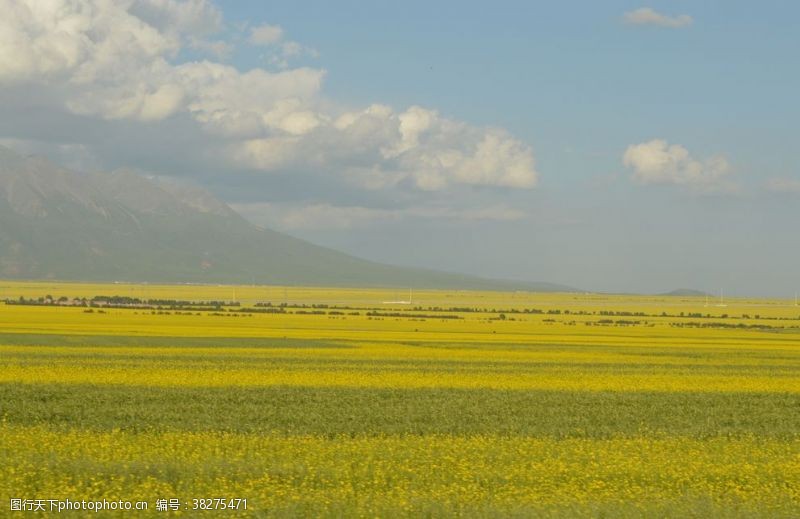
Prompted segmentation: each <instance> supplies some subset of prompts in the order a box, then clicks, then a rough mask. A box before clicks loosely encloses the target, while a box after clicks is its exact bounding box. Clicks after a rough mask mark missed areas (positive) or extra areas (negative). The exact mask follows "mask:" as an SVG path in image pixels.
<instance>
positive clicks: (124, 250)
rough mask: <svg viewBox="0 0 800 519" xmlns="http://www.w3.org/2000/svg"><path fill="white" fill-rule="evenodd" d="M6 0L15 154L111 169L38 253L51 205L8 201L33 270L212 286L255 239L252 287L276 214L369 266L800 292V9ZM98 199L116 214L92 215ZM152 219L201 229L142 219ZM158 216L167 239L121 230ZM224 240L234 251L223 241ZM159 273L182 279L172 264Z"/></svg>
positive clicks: (280, 239)
mask: <svg viewBox="0 0 800 519" xmlns="http://www.w3.org/2000/svg"><path fill="white" fill-rule="evenodd" d="M723 7H724V8H723ZM0 9H1V10H2V12H3V16H2V18H1V19H0V143H2V144H3V145H5V146H7V147H8V148H9V149H11V150H14V152H15V153H18V154H21V155H29V154H38V155H41V156H44V157H47V158H48V159H50V160H51V161H52V162H54V163H55V164H58V165H59V166H65V167H68V168H71V169H73V170H76V171H83V172H93V173H91V174H90V175H88V176H86V177H85V182H86V185H85V186H84V185H81V186H79V187H78V188H76V189H77V191H69V189H70V187H69V186H63V185H60V184H58V183H55V184H51V183H50V182H45V183H44V184H42V186H41V188H42V189H43V190H44V191H43V192H46V193H50V192H51V191H59V190H61V189H62V188H64V189H67V191H69V192H70V193H71V194H72V195H74V197H73V200H77V201H78V202H79V203H78V205H76V206H74V207H73V206H70V207H72V208H73V209H76V208H78V207H83V208H84V209H85V208H86V207H88V206H87V205H86V204H88V205H92V204H95V206H94V207H93V208H92V209H91V210H90V211H88V212H86V213H81V215H80V217H78V216H76V215H75V214H72V215H71V216H70V218H64V219H63V220H62V221H61V222H60V225H61V227H60V228H58V229H57V230H53V229H49V230H47V231H41V232H45V233H50V234H47V236H48V239H47V240H39V241H36V240H35V239H33V238H29V239H28V242H27V243H23V242H24V241H25V240H22V239H20V238H19V236H20V233H22V234H25V233H28V234H30V231H29V227H30V226H31V225H33V224H34V222H36V221H38V220H36V218H39V217H40V216H41V212H42V211H44V210H46V209H44V208H43V206H40V205H37V204H39V203H40V202H41V200H46V199H47V198H48V197H47V196H44V198H41V197H39V195H40V194H41V193H39V195H36V196H33V198H31V197H30V196H28V195H23V194H20V193H16V194H14V195H13V196H12V195H9V194H8V193H7V192H6V193H5V194H6V196H5V197H4V198H5V200H7V201H8V204H10V207H11V209H9V208H8V207H5V206H3V209H2V210H3V211H5V212H3V213H2V220H0V247H3V249H2V250H0V262H1V263H0V265H2V269H0V275H5V276H9V275H23V274H22V273H21V269H22V265H26V266H27V267H26V268H29V269H30V271H29V272H30V275H31V276H48V275H50V274H52V275H55V276H57V277H58V276H66V277H70V278H75V277H78V278H82V279H86V277H85V276H81V275H78V274H80V272H76V271H74V270H72V271H71V270H70V269H71V268H72V267H70V264H71V263H72V264H77V263H79V262H83V263H84V264H87V262H88V264H89V265H91V270H92V272H94V273H95V274H97V275H100V274H102V275H104V276H106V275H108V276H110V275H113V272H111V271H108V270H106V271H103V269H104V268H107V267H108V265H110V264H111V263H113V262H112V261H110V258H115V259H114V262H116V265H117V268H118V269H120V270H123V271H127V272H132V273H134V274H135V276H133V277H130V276H127V277H126V278H127V279H133V278H136V277H147V276H151V275H152V276H153V277H154V279H155V278H157V279H171V280H176V281H180V280H189V279H191V280H195V279H198V276H199V277H200V279H202V276H201V275H199V274H198V272H189V270H191V269H189V270H187V269H186V268H185V267H186V266H187V265H190V264H191V265H194V266H193V267H192V268H195V269H197V268H201V269H203V270H202V272H208V271H209V270H213V269H212V268H211V267H208V266H207V263H208V264H211V265H214V264H216V263H215V261H208V262H207V263H204V262H203V261H202V260H201V261H198V260H197V255H198V254H200V255H202V254H206V253H208V254H211V255H216V256H215V258H216V259H218V258H219V256H220V255H224V254H227V252H223V250H224V251H230V250H231V249H232V248H235V247H233V245H232V241H233V240H235V239H236V238H237V237H238V238H239V239H238V241H237V243H247V244H249V245H248V246H250V245H252V247H253V249H252V250H250V251H249V252H248V251H236V252H235V253H233V254H235V255H237V258H236V260H235V261H234V262H233V263H236V264H237V265H238V266H237V267H236V269H235V270H236V272H237V273H236V276H238V277H236V279H239V280H241V281H245V282H246V281H247V280H248V279H253V277H257V273H253V270H254V269H257V267H256V266H255V265H254V262H255V261H256V260H255V259H254V258H255V256H256V255H260V257H261V258H262V259H263V258H264V257H265V252H264V250H263V249H259V248H258V247H256V245H255V244H256V243H261V242H260V241H259V240H260V238H259V239H251V238H252V236H253V234H252V233H254V232H256V231H255V230H254V229H255V227H254V226H253V225H252V224H256V225H258V226H261V227H265V228H268V229H275V230H276V231H280V233H287V234H289V235H291V236H295V237H298V238H302V239H304V240H309V241H311V242H313V243H316V244H319V245H322V246H325V247H331V248H333V249H337V250H341V251H345V252H347V253H348V254H352V255H354V256H358V257H363V258H366V259H367V260H373V261H377V262H381V263H388V264H397V265H406V266H410V267H422V268H429V269H437V270H442V271H450V272H458V273H465V274H470V275H474V276H481V277H484V278H501V279H516V280H527V281H529V282H534V281H547V282H551V283H561V284H566V285H570V286H575V287H580V288H581V289H586V290H592V291H613V292H647V293H665V292H668V291H671V290H674V289H676V288H678V287H687V288H688V289H695V290H700V291H705V292H709V293H714V294H717V293H719V291H720V289H724V291H725V293H726V294H730V295H737V294H738V295H745V294H747V295H769V296H780V297H792V296H793V295H794V292H795V291H797V290H800V276H798V274H797V268H796V263H797V261H796V260H797V257H798V254H800V243H798V241H797V240H796V239H795V238H794V236H795V235H796V229H795V228H796V225H797V221H798V209H797V208H798V201H800V198H799V197H800V171H798V164H797V159H796V153H795V152H794V148H795V147H796V146H795V144H796V143H795V141H796V138H797V131H796V122H797V120H798V116H800V104H798V103H797V102H795V97H796V92H797V91H798V90H800V72H798V69H797V67H793V66H790V65H789V64H791V63H793V62H794V61H795V59H796V53H797V49H798V48H800V45H798V43H799V42H798V36H797V34H796V28H795V22H794V20H796V18H797V16H798V15H800V7H798V6H796V5H794V4H787V3H780V2H766V3H764V2H761V3H757V4H755V3H752V2H745V1H743V0H737V1H731V2H725V3H724V6H723V4H719V5H717V6H716V7H715V4H714V3H711V4H708V3H707V4H703V5H699V4H697V3H693V2H655V3H651V4H649V5H648V6H642V5H637V4H632V3H630V2H627V1H624V2H623V1H610V2H602V3H589V2H566V3H564V2H561V3H555V4H554V3H544V2H537V3H531V2H500V3H497V2H495V3H491V4H489V3H473V2H467V3H464V2H457V3H456V2H439V3H437V4H436V5H433V6H431V5H428V3H423V2H412V3H410V4H409V3H404V4H402V5H400V4H398V5H397V6H387V5H383V4H374V5H371V4H364V3H357V4H356V3H349V2H346V3H344V4H343V3H341V2H338V3H335V4H332V3H326V2H285V3H281V4H280V5H270V6H269V7H268V8H266V7H264V6H262V5H260V4H258V3H243V2H228V1H224V2H223V1H220V2H212V1H210V0H190V1H185V2H180V1H177V0H130V1H124V2H101V1H97V0H79V1H75V2H67V1H59V0H54V1H50V2H34V1H32V0H30V1H20V0H0ZM3 154H4V157H6V158H7V163H10V162H13V160H17V159H12V158H10V157H12V153H11V152H8V151H3ZM48 167H49V166H48ZM120 170H124V171H128V172H137V173H139V174H140V175H144V176H146V177H151V176H156V177H158V178H159V179H164V178H178V179H180V180H181V182H180V183H179V184H180V185H185V184H187V181H188V184H189V185H193V186H197V187H198V188H202V189H201V190H195V191H193V192H192V194H191V195H188V199H187V198H186V196H187V191H185V190H186V189H187V188H185V187H183V188H181V189H180V190H179V191H180V192H179V193H176V192H175V190H174V189H173V190H170V189H169V188H167V187H164V186H174V185H175V183H174V182H166V183H165V182H164V181H163V180H159V181H158V185H159V186H161V187H159V188H154V187H153V186H152V185H149V184H146V183H145V184H143V183H141V182H140V180H134V179H140V178H141V177H134V176H131V174H130V173H126V174H119V173H97V172H118V171H120ZM6 171H7V173H8V174H9V175H10V174H12V173H13V171H12V170H10V169H8V168H6ZM33 182H34V183H35V179H34V181H33ZM26 185H27V184H26ZM73 187H74V186H73ZM140 189H141V190H142V191H141V192H140V191H139V190H140ZM153 189H155V191H152V190H153ZM92 193H94V194H92ZM97 193H100V194H97ZM151 194H152V195H153V196H152V197H151ZM95 195H96V196H100V199H101V200H102V201H101V202H97V200H96V199H95V198H92V197H94V196H95ZM101 195H102V196H101ZM15 197H16V198H15ZM87 197H88V198H87ZM12 198H13V199H14V200H16V202H14V201H12ZM19 200H23V201H22V202H20V201H19ZM145 202H146V205H147V204H151V203H152V205H147V206H146V207H142V204H143V203H145ZM15 204H16V205H15ZM109 204H111V205H109ZM206 204H209V205H206ZM112 205H113V207H111V206H112ZM98 210H99V211H100V212H103V211H106V216H108V217H109V218H110V219H113V220H114V224H113V225H112V226H111V227H107V226H105V225H106V223H108V222H109V221H110V220H105V222H106V223H103V222H101V220H100V219H97V218H93V217H92V215H94V214H98V213H96V211H98ZM9 211H10V212H9ZM92 211H95V212H92ZM153 211H161V213H160V214H161V215H162V216H165V215H167V214H169V215H170V217H171V218H173V221H174V225H175V227H174V228H169V225H165V224H163V223H162V222H161V221H160V220H159V221H153V220H148V219H147V218H143V217H142V214H145V213H148V212H150V213H152V212H153ZM173 211H174V212H176V214H172V212H173ZM199 214H202V215H203V216H202V218H201V217H200V216H198V215H199ZM238 214H241V215H243V216H244V217H245V218H246V219H247V220H249V222H250V223H247V222H245V221H244V220H242V219H241V218H240V217H239V216H238ZM84 218H85V219H86V220H84ZM198 218H199V219H200V220H202V221H203V222H205V221H206V220H203V218H205V219H208V218H211V219H213V220H214V221H215V222H217V223H219V222H223V221H225V222H226V223H224V224H220V225H221V227H215V225H216V224H214V225H210V226H208V225H207V224H206V223H198V222H199V221H200V220H197V219H198ZM167 219H168V218H167ZM189 220H192V221H193V222H194V223H193V224H192V225H194V226H195V227H191V226H189V227H186V226H185V225H187V222H188V221H189ZM134 221H136V222H139V223H138V224H134V223H133V222H134ZM78 222H80V224H79V223H78ZM143 222H144V223H143ZM233 222H236V223H233ZM71 224H72V226H70V225H71ZM139 224H141V225H142V226H144V227H142V228H140V227H136V225H139ZM226 225H230V226H234V227H235V228H236V229H237V233H239V232H240V233H241V234H237V233H232V234H228V233H226V231H225V229H229V227H226ZM26 226H27V227H26ZM110 228H114V229H116V230H117V231H119V232H116V231H115V232H116V234H115V232H109V229H110ZM144 228H146V229H144ZM15 229H16V230H15ZM134 229H138V230H136V231H135V232H134ZM143 229H144V230H146V231H147V232H146V234H147V236H148V238H147V240H146V243H145V242H142V241H136V240H134V241H130V240H129V239H128V238H121V237H124V236H131V235H137V234H136V233H140V234H139V235H137V236H140V238H141V236H143V235H142V234H141V233H142V232H144V230H143ZM191 229H194V230H191ZM245 229H247V230H245ZM201 231H202V232H201ZM37 232H38V231H37ZM13 233H17V234H16V235H15V236H17V237H14V236H11V235H12V234H13ZM131 233H133V234H131ZM181 233H183V234H184V236H185V237H186V241H180V240H178V241H175V240H174V236H177V235H181ZM192 233H195V234H194V238H191V239H190V237H191V236H192ZM203 233H205V235H208V236H210V235H213V237H214V239H213V240H210V242H211V243H212V244H214V246H213V247H210V248H211V249H213V250H211V251H207V250H202V249H201V248H198V246H197V241H196V238H199V237H200V236H201V235H203ZM258 233H261V234H259V236H261V237H263V236H265V235H269V236H270V240H275V241H274V242H273V244H272V245H271V246H270V247H269V249H270V251H272V252H271V253H270V254H273V253H275V252H276V251H278V250H284V253H285V250H287V249H292V247H299V248H300V249H302V250H304V251H307V252H303V253H301V254H300V256H301V257H311V256H314V254H311V252H310V251H312V250H313V251H314V252H315V254H321V255H323V256H324V255H325V254H329V255H331V256H330V258H331V259H330V260H329V261H328V263H331V262H333V263H336V264H337V265H339V263H337V262H342V264H341V265H339V266H340V267H342V268H343V269H344V270H336V268H339V267H336V268H333V269H332V270H330V271H329V272H327V273H325V274H324V275H322V274H320V275H319V276H317V277H316V278H314V276H312V278H313V279H302V280H300V282H305V283H314V282H315V280H317V281H319V280H320V279H330V278H331V277H337V276H338V277H343V279H347V280H350V281H349V282H350V284H353V283H355V284H360V283H359V282H358V281H359V280H358V279H356V278H355V277H352V276H350V275H344V276H342V275H341V273H342V272H346V271H348V270H347V268H350V270H349V272H351V273H352V272H353V268H354V265H359V266H358V268H357V269H356V270H359V271H360V272H365V271H370V272H373V274H369V275H367V277H368V278H369V279H370V280H371V281H369V282H370V283H371V282H372V280H374V278H375V277H376V276H377V277H380V275H379V274H378V273H379V272H384V271H381V269H382V268H385V267H382V266H379V265H374V264H372V263H369V264H368V263H365V262H361V260H355V259H353V258H352V257H349V256H345V255H340V254H338V253H333V252H331V251H329V250H326V249H321V248H311V249H305V248H304V247H311V246H310V245H307V244H305V243H302V242H299V241H296V240H293V239H291V238H288V237H287V236H285V235H283V234H280V233H272V232H271V231H263V230H262V231H258ZM90 235H92V236H95V237H96V236H99V235H102V236H103V237H104V238H103V240H105V241H104V243H102V244H96V243H95V244H91V243H90V242H91V239H89V236H90ZM55 236H58V238H59V239H60V240H61V241H58V240H55V241H52V240H51V238H53V237H55ZM115 236H116V238H115ZM166 236H169V238H165V237H166ZM203 237H205V236H203ZM93 239H97V238H93ZM31 240H32V241H31ZM115 240H116V241H115ZM156 242H158V243H160V244H161V246H160V248H159V246H155V245H154V244H155V243H156ZM190 243H191V244H190ZM275 243H280V246H276V245H275ZM223 244H224V245H223ZM93 248H94V249H95V250H94V251H93V250H92V249H93ZM170 248H171V249H172V250H171V251H170V252H167V249H170ZM244 248H247V247H244ZM56 249H57V252H56ZM70 251H72V252H70ZM87 251H88V252H87ZM98 251H99V252H98ZM323 251H325V252H323ZM103 254H106V256H104V255H103ZM162 254H163V255H162ZM282 254H283V253H282ZM182 255H183V259H181V256H182ZM290 256H291V255H290ZM67 257H69V258H71V259H70V260H69V261H64V258H67ZM9 258H10V259H9ZM15 258H16V259H15ZM102 258H106V261H105V262H104V261H102ZM284 259H285V258H284ZM315 261H316V260H315ZM217 263H218V262H217ZM284 263H285V262H284ZM289 263H291V261H289ZM312 263H313V262H312ZM158 265H160V266H161V267H163V268H164V269H166V270H162V271H161V274H163V276H159V275H155V274H152V273H156V274H158V272H157V269H156V270H154V269H155V268H156V266H158ZM198 265H200V267H198ZM314 265H317V263H314ZM314 265H311V264H307V265H304V266H303V268H301V263H297V262H294V265H293V269H295V270H298V271H299V270H304V271H305V272H314V271H316V270H318V267H317V266H314ZM345 265H349V267H347V268H345ZM367 265H372V266H370V267H367ZM137 269H138V270H137ZM170 269H171V270H170ZM371 269H377V270H371ZM275 270H276V269H275V268H273V271H275ZM290 270H291V269H289V270H286V271H285V273H286V275H287V276H288V278H290V277H291V276H290V275H289V274H288V273H289V271H290ZM202 272H201V274H202ZM393 272H394V273H395V274H396V273H397V272H398V271H397V270H395V271H393ZM381 275H384V274H381ZM403 275H405V276H408V275H411V276H412V277H413V276H414V275H419V273H417V274H412V273H411V271H406V273H405V274H403ZM325 276H327V277H325ZM370 276H372V277H370ZM121 277H123V276H121ZM423 277H424V276H423ZM288 278H287V277H283V278H282V277H277V278H276V277H271V278H270V277H267V278H264V279H265V280H266V281H270V280H271V281H280V280H281V279H288ZM226 279H228V278H226ZM257 279H261V278H257ZM393 279H394V278H393ZM403 279H406V278H403V277H402V276H400V277H399V278H397V279H395V281H397V282H398V283H399V284H402V283H403V282H404V281H402V280H403ZM417 279H422V278H419V277H418V278H417ZM425 279H428V278H425ZM439 279H440V281H441V278H439ZM449 279H450V280H451V281H452V280H454V279H457V278H453V277H451V278H449ZM463 279H466V278H463ZM473 281H475V280H473ZM344 282H345V283H347V282H348V281H344ZM434 284H435V285H436V284H437V283H434ZM447 284H448V283H443V284H442V283H439V284H438V285H441V286H444V285H447ZM527 286H533V285H527ZM536 286H539V285H536Z"/></svg>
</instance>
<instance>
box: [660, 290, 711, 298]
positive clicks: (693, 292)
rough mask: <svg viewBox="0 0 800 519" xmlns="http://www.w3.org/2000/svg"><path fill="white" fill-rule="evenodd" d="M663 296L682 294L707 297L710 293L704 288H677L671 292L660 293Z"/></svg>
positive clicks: (682, 295)
mask: <svg viewBox="0 0 800 519" xmlns="http://www.w3.org/2000/svg"><path fill="white" fill-rule="evenodd" d="M659 295H662V296H681V297H706V296H707V295H708V294H707V293H706V292H703V291H702V290H694V289H692V288H677V289H675V290H673V291H671V292H666V293H663V294H659Z"/></svg>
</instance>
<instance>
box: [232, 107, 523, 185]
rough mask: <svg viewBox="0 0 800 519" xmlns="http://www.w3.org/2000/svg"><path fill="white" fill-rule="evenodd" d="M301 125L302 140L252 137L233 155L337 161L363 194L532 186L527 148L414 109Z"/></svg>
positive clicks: (267, 162)
mask: <svg viewBox="0 0 800 519" xmlns="http://www.w3.org/2000/svg"><path fill="white" fill-rule="evenodd" d="M296 114H297V112H295V113H294V115H296ZM285 123H286V121H285V119H284V124H285ZM309 123H313V125H312V124H309V125H308V126H302V128H303V129H307V130H309V132H310V133H309V134H308V135H307V136H306V137H305V138H303V139H286V138H275V137H267V138H263V139H252V140H249V141H247V142H245V143H243V144H241V145H237V146H235V148H234V150H233V155H234V156H235V157H236V158H237V159H238V160H240V161H242V162H243V163H244V164H246V165H249V166H250V167H254V168H260V169H265V170H270V169H280V168H282V167H290V166H292V165H294V164H296V163H297V162H298V161H302V162H305V163H307V164H309V165H313V166H317V167H322V166H324V165H325V164H331V163H335V164H340V165H341V167H342V169H343V171H345V173H346V174H347V176H348V178H349V179H350V181H351V182H353V183H354V184H357V185H360V186H362V187H364V188H367V189H383V188H388V187H392V186H398V185H409V186H411V187H414V188H416V189H420V190H423V191H439V190H442V189H445V188H447V187H449V186H452V185H456V184H465V185H475V186H479V185H485V186H505V187H509V188H532V187H534V186H535V185H536V183H537V181H538V173H537V171H536V169H535V161H534V157H533V152H532V150H531V149H530V147H529V146H526V145H525V144H523V143H521V142H520V141H518V140H516V139H514V138H513V137H512V136H510V135H509V134H508V133H507V132H505V131H504V130H499V129H479V128H475V127H473V126H470V125H467V124H464V123H461V122H457V121H453V120H451V119H447V118H443V117H441V116H440V115H439V114H438V113H437V112H435V111H432V110H426V109H424V108H420V107H417V106H414V107H411V108H409V109H408V110H406V111H404V112H400V113H396V112H394V111H393V110H392V109H391V108H390V107H387V106H383V105H373V106H370V107H368V108H367V109H365V110H362V111H360V112H347V113H344V114H342V115H340V116H339V117H338V118H337V119H335V120H333V121H330V120H327V119H324V120H323V119H321V118H316V119H314V120H313V121H309ZM310 130H316V131H314V132H311V131H310ZM289 133H291V132H289ZM278 148H280V151H279V149H278Z"/></svg>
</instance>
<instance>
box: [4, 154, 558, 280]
mask: <svg viewBox="0 0 800 519" xmlns="http://www.w3.org/2000/svg"><path fill="white" fill-rule="evenodd" d="M0 277H1V278H17V279H58V280H81V281H134V282H135V281H148V282H179V283H183V282H191V283H243V284H250V283H258V284H283V285H320V286H386V287H412V288H423V287H428V288H459V289H487V290H489V289H497V290H531V291H572V289H571V288H569V287H566V286H562V285H556V284H549V283H524V282H513V281H497V280H488V279H482V278H478V277H473V276H467V275H459V274H450V273H445V272H438V271H433V270H426V269H417V268H406V267H396V266H390V265H384V264H380V263H375V262H371V261H367V260H363V259H359V258H356V257H353V256H349V255H347V254H344V253H341V252H338V251H335V250H332V249H328V248H325V247H320V246H317V245H314V244H312V243H309V242H306V241H303V240H300V239H297V238H293V237H291V236H288V235H286V234H283V233H279V232H276V231H273V230H270V229H264V228H261V227H258V226H256V225H253V224H252V223H250V222H248V221H247V220H245V219H244V218H242V217H241V216H240V215H239V214H238V213H236V212H235V211H233V209H231V208H230V207H229V206H227V205H226V204H225V203H223V202H221V201H219V200H217V199H216V198H215V197H214V196H213V195H212V194H210V193H209V192H207V191H205V190H202V189H199V188H196V187H187V186H183V185H179V184H175V183H171V182H165V181H162V180H153V179H149V178H145V177H143V176H140V175H137V174H135V173H131V172H125V171H118V172H113V173H81V172H75V171H71V170H67V169H64V168H60V167H58V166H56V165H54V164H53V163H51V162H49V161H47V160H46V159H44V158H41V157H23V156H20V155H18V154H17V153H15V152H13V151H11V150H10V149H8V148H4V147H2V146H0Z"/></svg>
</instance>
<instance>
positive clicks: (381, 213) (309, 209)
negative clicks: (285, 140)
mask: <svg viewBox="0 0 800 519" xmlns="http://www.w3.org/2000/svg"><path fill="white" fill-rule="evenodd" d="M233 207H234V209H235V210H236V211H237V212H239V213H240V214H242V215H244V216H245V217H247V218H249V219H250V220H252V221H253V222H255V223H257V224H263V225H267V226H274V227H278V228H280V229H285V230H297V229H315V230H324V229H352V228H359V227H369V226H373V225H379V224H382V223H385V222H399V221H403V220H430V219H436V220H442V219H444V220H459V221H467V222H470V221H478V220H482V221H517V220H521V219H523V218H525V217H527V214H526V213H524V212H523V211H519V210H517V209H512V208H509V207H504V206H488V207H484V208H480V209H453V208H449V207H441V206H413V207H408V208H403V209H381V208H371V207H362V206H335V205H331V204H308V205H286V204H273V203H251V204H235V205H234V206H233Z"/></svg>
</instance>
